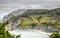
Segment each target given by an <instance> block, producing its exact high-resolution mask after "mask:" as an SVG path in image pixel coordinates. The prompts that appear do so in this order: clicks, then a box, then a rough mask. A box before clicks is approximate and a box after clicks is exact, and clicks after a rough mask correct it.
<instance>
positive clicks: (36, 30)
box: [28, 29, 52, 35]
mask: <svg viewBox="0 0 60 38" xmlns="http://www.w3.org/2000/svg"><path fill="white" fill-rule="evenodd" d="M28 30H29V31H35V32H41V33H44V34H49V35H50V34H52V33H48V32H43V31H41V30H38V29H28Z"/></svg>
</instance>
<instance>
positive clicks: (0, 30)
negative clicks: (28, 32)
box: [0, 22, 20, 38]
mask: <svg viewBox="0 0 60 38" xmlns="http://www.w3.org/2000/svg"><path fill="white" fill-rule="evenodd" d="M7 24H8V22H4V23H0V38H19V37H20V36H19V35H17V36H15V35H11V34H10V33H9V32H8V30H6V29H5V28H4V27H5V25H7Z"/></svg>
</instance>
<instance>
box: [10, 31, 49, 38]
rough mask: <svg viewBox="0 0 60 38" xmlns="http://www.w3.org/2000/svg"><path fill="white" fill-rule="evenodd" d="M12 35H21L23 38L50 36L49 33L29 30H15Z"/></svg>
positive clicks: (45, 37) (46, 37)
mask: <svg viewBox="0 0 60 38" xmlns="http://www.w3.org/2000/svg"><path fill="white" fill-rule="evenodd" d="M10 33H11V34H14V35H21V38H48V36H49V34H47V33H41V32H39V31H29V30H13V31H10Z"/></svg>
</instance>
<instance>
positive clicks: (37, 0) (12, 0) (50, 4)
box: [0, 0, 60, 18]
mask: <svg viewBox="0 0 60 38" xmlns="http://www.w3.org/2000/svg"><path fill="white" fill-rule="evenodd" d="M54 8H60V0H0V17H1V18H3V16H5V15H7V14H9V13H11V12H12V11H14V10H17V9H54Z"/></svg>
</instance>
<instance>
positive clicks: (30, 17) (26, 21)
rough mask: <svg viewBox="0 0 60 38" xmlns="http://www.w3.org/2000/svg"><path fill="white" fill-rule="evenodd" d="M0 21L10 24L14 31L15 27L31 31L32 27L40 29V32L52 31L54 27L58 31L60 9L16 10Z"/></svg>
mask: <svg viewBox="0 0 60 38" xmlns="http://www.w3.org/2000/svg"><path fill="white" fill-rule="evenodd" d="M2 21H9V25H10V24H11V27H12V28H13V29H15V28H17V27H19V28H25V29H27V28H31V29H32V28H33V27H34V28H36V29H40V30H41V29H42V30H45V31H46V30H48V31H52V29H51V28H53V27H54V28H56V29H57V30H58V31H59V29H60V27H57V26H59V24H58V23H60V8H57V9H52V10H46V9H18V10H16V11H13V12H12V13H10V14H8V15H6V16H4V18H3V20H2ZM54 24H55V25H54ZM57 24H58V25H57ZM9 25H7V26H9ZM36 25H37V26H36ZM47 25H48V26H47ZM52 25H53V26H52ZM40 26H42V27H40ZM55 26H56V27H55ZM54 28H53V29H54ZM56 29H55V30H56ZM57 30H56V31H57Z"/></svg>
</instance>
